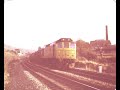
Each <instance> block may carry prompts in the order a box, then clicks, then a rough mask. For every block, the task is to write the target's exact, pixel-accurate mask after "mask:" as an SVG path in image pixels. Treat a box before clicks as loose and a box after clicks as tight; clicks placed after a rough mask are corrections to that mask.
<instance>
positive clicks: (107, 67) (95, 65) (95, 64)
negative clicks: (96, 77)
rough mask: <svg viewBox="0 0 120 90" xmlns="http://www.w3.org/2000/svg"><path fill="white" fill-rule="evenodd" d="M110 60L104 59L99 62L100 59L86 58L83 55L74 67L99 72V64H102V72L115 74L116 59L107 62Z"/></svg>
mask: <svg viewBox="0 0 120 90" xmlns="http://www.w3.org/2000/svg"><path fill="white" fill-rule="evenodd" d="M109 61H111V60H106V61H105V62H103V61H102V62H101V60H87V59H86V58H84V57H80V58H79V59H78V60H77V62H76V64H75V67H79V68H83V69H86V70H90V71H96V72H99V66H102V72H103V73H108V74H111V75H116V60H114V61H112V62H109Z"/></svg>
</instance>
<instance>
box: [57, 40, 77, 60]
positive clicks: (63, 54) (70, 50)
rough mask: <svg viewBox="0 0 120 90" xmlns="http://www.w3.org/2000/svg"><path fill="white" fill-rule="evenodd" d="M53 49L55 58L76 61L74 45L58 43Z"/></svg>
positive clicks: (72, 43)
mask: <svg viewBox="0 0 120 90" xmlns="http://www.w3.org/2000/svg"><path fill="white" fill-rule="evenodd" d="M55 49H56V50H55V51H56V58H61V59H76V44H75V43H74V42H59V43H57V44H56V48H55Z"/></svg>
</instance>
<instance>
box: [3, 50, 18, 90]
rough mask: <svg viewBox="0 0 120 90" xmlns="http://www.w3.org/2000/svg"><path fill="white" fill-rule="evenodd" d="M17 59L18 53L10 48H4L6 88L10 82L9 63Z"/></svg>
mask: <svg viewBox="0 0 120 90" xmlns="http://www.w3.org/2000/svg"><path fill="white" fill-rule="evenodd" d="M16 59H18V56H17V54H15V53H14V52H11V51H8V50H4V88H5V87H6V85H7V84H8V83H9V70H8V65H9V63H10V62H11V61H12V60H16Z"/></svg>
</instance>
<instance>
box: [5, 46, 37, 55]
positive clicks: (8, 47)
mask: <svg viewBox="0 0 120 90" xmlns="http://www.w3.org/2000/svg"><path fill="white" fill-rule="evenodd" d="M4 49H6V50H15V49H20V51H21V52H22V53H28V52H29V53H33V52H35V50H29V49H23V48H16V47H14V46H10V45H6V44H4Z"/></svg>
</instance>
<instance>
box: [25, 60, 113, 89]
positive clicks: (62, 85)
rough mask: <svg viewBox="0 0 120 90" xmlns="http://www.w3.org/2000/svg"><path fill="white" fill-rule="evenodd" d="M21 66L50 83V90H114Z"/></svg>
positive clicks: (29, 65)
mask: <svg viewBox="0 0 120 90" xmlns="http://www.w3.org/2000/svg"><path fill="white" fill-rule="evenodd" d="M23 66H24V67H27V69H28V70H29V71H31V72H32V73H33V74H34V75H36V76H37V77H39V78H40V77H42V79H43V78H44V79H45V80H47V82H49V85H50V83H52V84H54V85H50V86H52V87H51V89H52V90H114V89H110V88H105V87H95V86H94V85H93V86H92V85H90V84H88V83H85V82H84V83H83V82H81V81H80V80H77V79H75V78H72V77H69V76H66V75H63V74H60V73H55V72H53V71H51V70H49V69H47V68H44V67H41V66H35V65H32V64H31V63H28V62H27V63H25V64H23ZM45 80H44V81H45ZM55 83H57V84H55ZM50 86H49V87H50ZM53 87H54V88H53ZM56 88H57V89H56Z"/></svg>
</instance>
